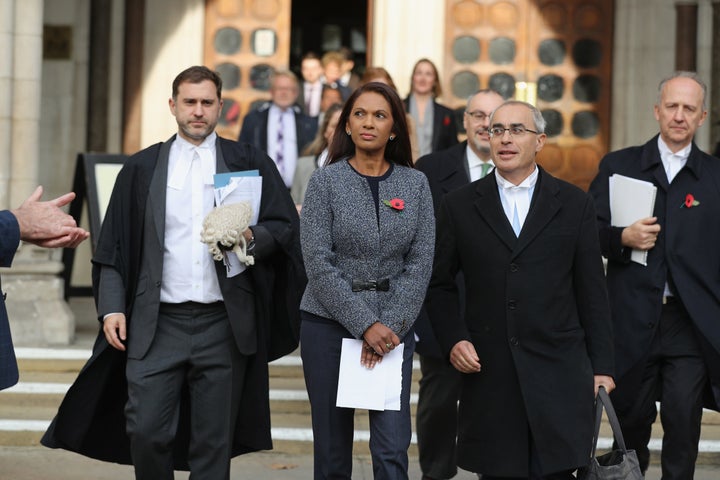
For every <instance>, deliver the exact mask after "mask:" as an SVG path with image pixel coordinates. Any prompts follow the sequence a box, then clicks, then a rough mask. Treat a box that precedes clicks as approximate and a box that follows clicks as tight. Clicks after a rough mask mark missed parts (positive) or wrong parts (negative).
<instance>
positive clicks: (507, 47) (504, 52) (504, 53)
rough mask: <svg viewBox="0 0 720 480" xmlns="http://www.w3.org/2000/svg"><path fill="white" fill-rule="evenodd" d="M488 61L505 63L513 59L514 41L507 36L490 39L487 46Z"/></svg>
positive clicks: (499, 63)
mask: <svg viewBox="0 0 720 480" xmlns="http://www.w3.org/2000/svg"><path fill="white" fill-rule="evenodd" d="M488 53H489V54H490V61H491V62H492V63H494V64H496V65H507V64H508V63H513V62H514V61H515V41H514V40H512V39H511V38H507V37H498V38H493V39H492V40H490V47H489V48H488Z"/></svg>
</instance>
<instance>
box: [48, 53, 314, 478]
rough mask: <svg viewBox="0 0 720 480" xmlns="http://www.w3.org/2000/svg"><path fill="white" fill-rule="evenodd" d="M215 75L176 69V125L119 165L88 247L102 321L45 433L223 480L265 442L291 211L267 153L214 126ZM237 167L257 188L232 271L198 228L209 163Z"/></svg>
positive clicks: (209, 204)
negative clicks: (254, 211)
mask: <svg viewBox="0 0 720 480" xmlns="http://www.w3.org/2000/svg"><path fill="white" fill-rule="evenodd" d="M221 85H222V83H221V80H220V78H219V76H218V75H217V74H216V73H215V72H212V71H211V70H209V69H207V68H206V67H191V68H189V69H187V70H185V71H183V72H182V73H180V74H179V75H178V76H177V77H176V79H175V81H174V82H173V95H172V98H171V99H170V101H169V105H170V109H171V112H172V114H173V115H174V116H175V117H176V120H177V123H178V127H179V128H178V134H177V135H176V136H173V137H172V138H171V139H170V140H169V141H167V142H164V143H159V144H156V145H153V146H151V147H149V148H147V149H145V150H143V151H141V152H139V153H137V154H136V155H134V156H132V157H130V158H129V159H128V161H127V162H126V164H125V166H124V167H123V169H122V171H121V172H120V174H119V175H118V178H117V180H116V184H115V188H114V191H113V194H112V197H111V200H110V203H109V206H108V210H107V214H106V216H105V219H104V224H103V228H102V231H101V233H100V238H99V241H98V246H97V250H96V252H95V255H94V257H93V288H94V291H95V295H96V303H97V307H98V316H99V320H100V321H101V322H102V324H103V328H102V330H101V332H100V335H99V336H98V339H97V341H96V344H95V348H94V349H93V356H92V358H91V359H90V360H89V362H88V363H87V365H86V366H85V368H84V369H83V370H82V371H81V373H80V375H79V377H78V379H77V380H76V382H75V383H74V385H73V386H72V387H71V389H70V391H69V392H68V394H67V396H66V398H65V400H64V401H63V403H62V404H61V406H60V410H59V413H58V415H57V417H56V418H55V420H54V421H53V423H52V424H51V426H50V428H49V430H48V432H47V433H46V434H45V436H44V438H43V440H42V443H43V444H44V445H46V446H49V447H53V448H65V449H68V450H72V451H76V452H78V453H81V454H84V455H87V456H90V457H93V458H98V459H101V460H106V461H114V462H120V463H132V464H133V465H134V466H135V475H136V478H137V479H152V480H159V479H172V478H173V470H174V469H183V470H190V471H191V472H192V476H193V478H194V479H212V480H216V479H223V478H225V479H227V478H229V471H230V459H231V457H232V456H234V455H238V454H241V453H244V452H249V451H256V450H261V449H269V448H272V441H271V438H270V412H269V400H268V372H267V362H268V360H271V359H273V358H277V357H278V356H281V355H284V354H286V353H288V352H289V351H291V350H293V349H294V348H295V347H296V346H297V333H298V305H299V299H300V295H301V293H302V289H303V288H304V282H305V278H304V272H303V269H302V261H301V257H300V249H299V242H298V217H297V213H296V210H295V207H294V205H293V203H292V200H291V199H290V196H289V194H288V192H287V189H286V188H285V186H284V184H283V182H282V179H281V178H280V176H279V175H278V172H277V169H276V168H275V166H274V164H273V162H272V160H270V159H269V158H268V157H267V155H265V154H264V153H262V152H261V151H259V150H257V149H255V148H253V147H250V146H249V145H240V144H238V143H236V142H234V141H230V140H226V139H223V138H220V137H218V136H217V135H216V134H215V132H214V130H215V126H216V124H217V119H218V117H219V115H220V110H221V107H222V100H221ZM246 170H257V171H258V173H259V175H260V176H261V177H262V200H261V204H260V209H259V212H258V217H259V218H258V221H257V223H256V224H255V225H252V226H251V227H250V228H248V229H246V230H245V231H244V232H243V235H244V237H245V239H246V241H247V244H248V253H251V254H252V255H253V256H254V265H249V266H247V267H246V268H245V269H244V270H243V271H242V272H241V273H237V272H236V271H228V270H227V269H226V266H225V265H224V262H223V261H214V260H213V259H212V256H211V255H210V253H209V252H208V248H207V246H206V245H205V244H203V243H201V241H200V235H199V233H200V230H201V227H202V221H203V219H204V218H205V216H206V215H207V214H208V212H209V211H211V210H212V208H213V206H214V200H213V184H212V180H211V179H212V178H213V177H212V175H213V174H215V173H221V172H235V171H246ZM232 254H233V253H232V252H228V255H232Z"/></svg>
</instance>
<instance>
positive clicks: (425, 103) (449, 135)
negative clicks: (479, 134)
mask: <svg viewBox="0 0 720 480" xmlns="http://www.w3.org/2000/svg"><path fill="white" fill-rule="evenodd" d="M440 95H442V87H441V86H440V76H439V74H438V70H437V68H436V67H435V64H434V63H433V62H431V61H430V60H428V59H427V58H421V59H420V60H418V61H417V62H416V63H415V66H414V67H413V73H412V77H411V79H410V94H409V95H408V96H407V98H406V99H405V102H404V103H405V110H406V111H407V112H409V113H410V115H411V116H412V118H413V120H414V121H415V131H416V133H417V137H418V144H419V146H420V156H423V155H427V154H428V153H432V152H437V151H438V150H445V149H446V148H449V147H452V146H453V145H456V144H457V143H458V138H457V126H456V125H455V115H454V113H453V111H452V110H450V109H449V108H447V107H445V106H443V105H440V104H439V103H438V102H437V101H436V99H437V98H438V97H439V96H440Z"/></svg>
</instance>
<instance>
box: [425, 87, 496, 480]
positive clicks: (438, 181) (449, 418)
mask: <svg viewBox="0 0 720 480" xmlns="http://www.w3.org/2000/svg"><path fill="white" fill-rule="evenodd" d="M502 103H503V98H502V96H501V95H500V94H499V93H497V92H495V91H493V90H480V91H478V92H476V93H475V94H473V95H472V96H470V98H468V101H467V106H466V108H465V114H464V115H463V126H464V127H465V131H466V132H467V136H468V140H467V141H464V142H462V143H459V144H457V145H455V146H453V147H450V148H448V149H447V150H442V151H440V152H436V153H431V154H429V155H425V156H424V157H420V158H419V159H418V161H417V163H416V165H415V166H416V168H417V169H418V170H420V171H421V172H423V173H425V175H426V176H427V177H428V181H429V183H430V191H431V193H432V196H433V204H434V207H435V211H439V209H440V202H441V200H442V198H443V197H444V196H445V194H446V193H448V192H451V191H453V190H455V189H457V188H459V187H462V186H464V185H467V184H468V183H470V182H472V181H475V180H478V179H480V178H483V177H484V176H485V175H487V173H488V172H489V171H490V170H491V168H492V166H493V163H492V158H491V155H490V135H489V132H488V127H489V126H490V114H491V113H492V111H493V110H495V109H496V108H497V107H499V106H500V105H502ZM459 282H460V283H459V287H460V289H461V290H462V280H460V279H459ZM460 298H461V300H462V293H461V294H460ZM461 311H462V309H461ZM415 333H416V335H417V336H418V339H419V340H418V343H417V344H416V346H415V351H416V352H417V353H418V354H419V355H420V370H421V372H422V378H421V379H420V391H419V392H418V405H417V414H416V419H415V422H416V433H417V443H418V454H419V461H420V469H421V470H422V472H423V479H425V480H434V479H446V478H452V477H454V476H455V474H456V473H457V464H456V458H455V439H456V437H457V402H458V398H459V396H460V379H461V378H462V377H461V375H460V373H459V372H458V371H457V370H455V368H454V367H453V366H452V365H450V363H448V361H447V358H445V356H443V355H442V352H441V350H440V345H439V344H438V342H437V340H436V338H435V334H434V333H433V331H432V327H431V326H430V321H429V319H428V318H427V314H426V313H425V312H422V314H421V316H420V317H419V318H418V321H417V322H416V323H415Z"/></svg>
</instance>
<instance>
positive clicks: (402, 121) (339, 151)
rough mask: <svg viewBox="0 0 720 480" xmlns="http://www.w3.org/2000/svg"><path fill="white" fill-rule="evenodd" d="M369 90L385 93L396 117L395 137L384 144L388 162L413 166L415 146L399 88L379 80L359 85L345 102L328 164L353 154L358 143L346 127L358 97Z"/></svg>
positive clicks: (392, 113)
mask: <svg viewBox="0 0 720 480" xmlns="http://www.w3.org/2000/svg"><path fill="white" fill-rule="evenodd" d="M368 92H372V93H377V94H379V95H382V96H383V97H384V98H385V100H387V102H388V104H389V105H390V113H391V115H392V118H393V127H392V132H393V133H394V134H395V139H393V140H392V141H390V142H388V143H387V145H386V146H385V159H387V160H388V161H389V162H392V163H396V164H398V165H404V166H406V167H411V168H412V167H413V161H412V150H411V148H410V134H409V133H408V126H407V119H406V116H405V108H404V107H403V103H402V100H400V97H399V96H398V94H397V92H395V90H393V89H392V88H391V87H389V86H387V85H385V84H384V83H380V82H370V83H366V84H364V85H362V86H360V87H358V88H357V89H356V90H355V91H354V92H353V93H352V95H350V98H348V100H347V102H345V106H344V107H343V110H342V113H341V114H340V119H339V120H338V126H337V128H336V129H335V135H333V139H332V143H331V144H330V150H329V153H328V157H329V160H328V164H331V163H335V162H338V161H340V160H342V159H344V158H347V157H350V156H352V155H354V153H355V143H354V142H353V141H352V138H351V137H350V135H348V134H347V132H346V131H345V128H346V125H347V123H348V119H349V118H350V114H351V112H352V109H353V108H354V107H355V102H356V101H357V99H358V97H360V95H362V94H363V93H368Z"/></svg>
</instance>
